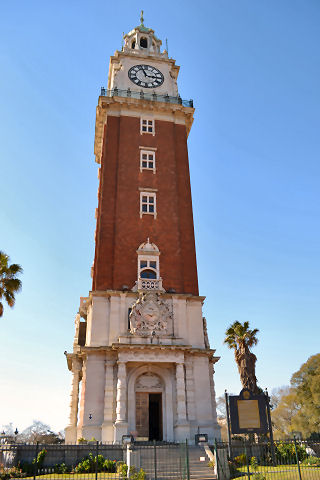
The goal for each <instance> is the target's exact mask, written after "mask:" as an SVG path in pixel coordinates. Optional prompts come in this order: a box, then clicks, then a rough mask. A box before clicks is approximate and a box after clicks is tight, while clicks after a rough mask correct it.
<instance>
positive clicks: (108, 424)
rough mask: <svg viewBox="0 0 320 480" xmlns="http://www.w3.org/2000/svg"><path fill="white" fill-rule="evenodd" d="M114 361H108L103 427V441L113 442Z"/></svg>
mask: <svg viewBox="0 0 320 480" xmlns="http://www.w3.org/2000/svg"><path fill="white" fill-rule="evenodd" d="M114 363H115V362H114V361H113V360H106V373H105V387H104V413H103V417H104V418H103V425H102V441H103V442H112V441H113V409H114V401H113V386H114V381H113V370H114Z"/></svg>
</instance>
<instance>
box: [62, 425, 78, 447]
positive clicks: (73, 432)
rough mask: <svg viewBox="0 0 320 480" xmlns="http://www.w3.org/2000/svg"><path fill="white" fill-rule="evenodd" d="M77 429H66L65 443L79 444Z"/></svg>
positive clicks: (72, 427)
mask: <svg viewBox="0 0 320 480" xmlns="http://www.w3.org/2000/svg"><path fill="white" fill-rule="evenodd" d="M77 430H78V429H77V427H76V426H68V427H66V428H65V443H73V444H75V443H77Z"/></svg>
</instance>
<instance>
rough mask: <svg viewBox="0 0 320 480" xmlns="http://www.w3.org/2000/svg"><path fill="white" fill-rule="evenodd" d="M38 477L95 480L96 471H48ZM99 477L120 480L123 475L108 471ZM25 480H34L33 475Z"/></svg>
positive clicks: (58, 479) (57, 479)
mask: <svg viewBox="0 0 320 480" xmlns="http://www.w3.org/2000/svg"><path fill="white" fill-rule="evenodd" d="M36 478H39V479H41V480H42V479H43V480H47V479H48V480H49V479H51V480H60V479H61V480H66V479H72V480H73V479H74V480H94V479H95V478H96V474H95V473H46V474H44V475H37V476H36ZM98 478H99V479H101V480H103V479H105V478H109V479H110V480H112V479H115V480H118V479H119V480H120V479H122V478H123V477H121V475H120V474H119V473H107V472H101V473H98ZM23 480H33V475H32V476H30V477H24V478H23Z"/></svg>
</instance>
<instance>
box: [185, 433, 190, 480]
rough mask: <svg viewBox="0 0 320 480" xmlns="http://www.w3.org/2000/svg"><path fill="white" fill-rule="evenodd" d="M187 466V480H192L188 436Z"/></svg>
mask: <svg viewBox="0 0 320 480" xmlns="http://www.w3.org/2000/svg"><path fill="white" fill-rule="evenodd" d="M186 466H187V480H190V466H189V444H188V439H187V438H186Z"/></svg>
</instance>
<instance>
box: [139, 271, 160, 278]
mask: <svg viewBox="0 0 320 480" xmlns="http://www.w3.org/2000/svg"><path fill="white" fill-rule="evenodd" d="M140 276H141V278H150V279H152V280H156V278H157V274H156V272H153V271H152V270H142V271H141V273H140Z"/></svg>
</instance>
